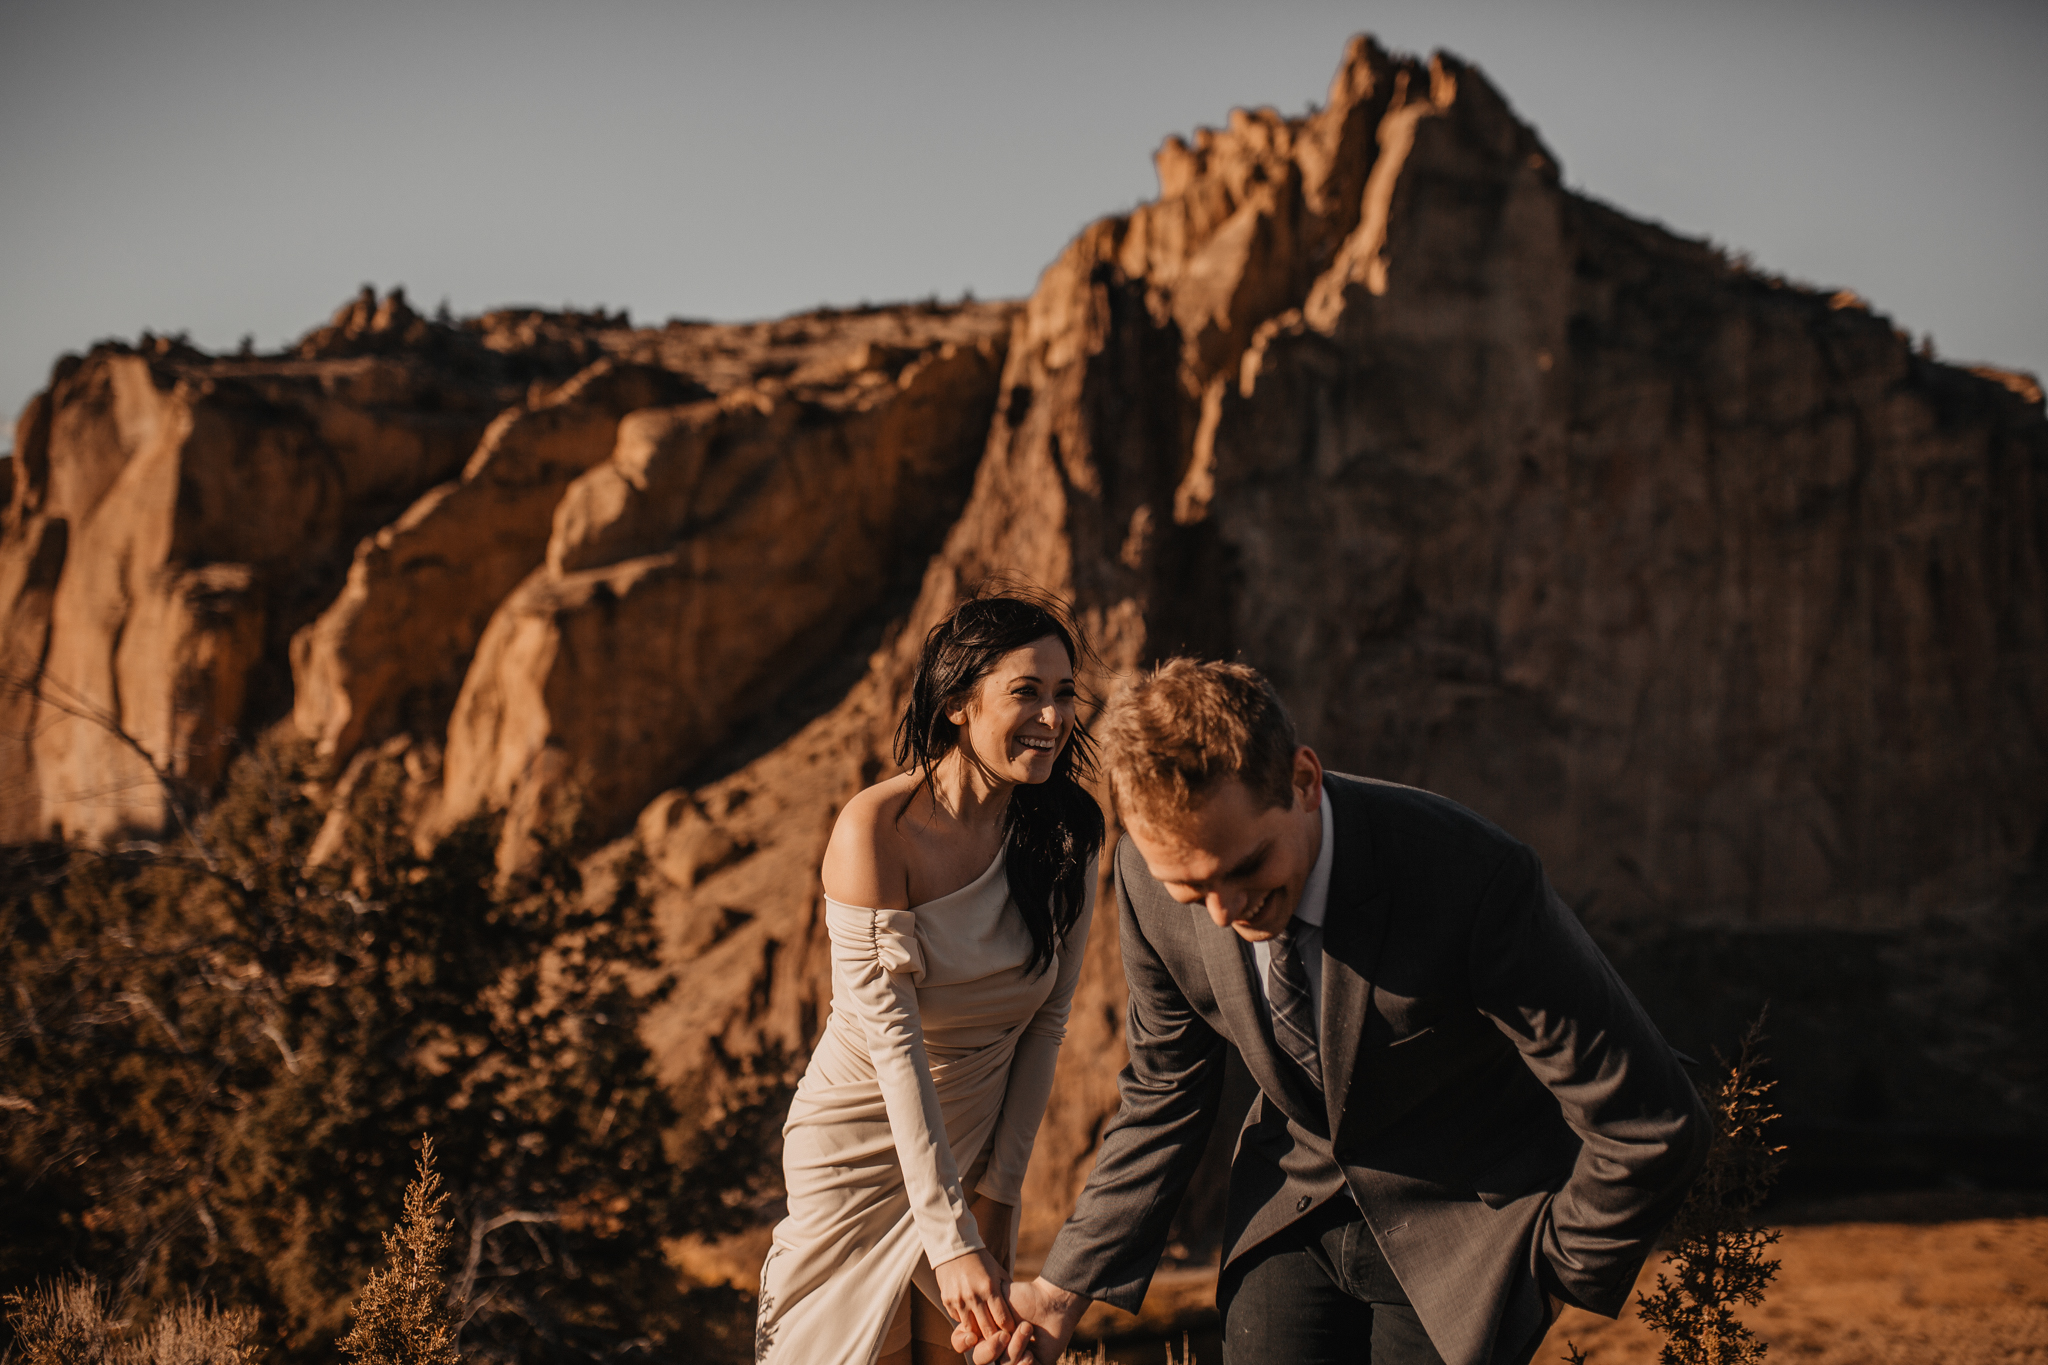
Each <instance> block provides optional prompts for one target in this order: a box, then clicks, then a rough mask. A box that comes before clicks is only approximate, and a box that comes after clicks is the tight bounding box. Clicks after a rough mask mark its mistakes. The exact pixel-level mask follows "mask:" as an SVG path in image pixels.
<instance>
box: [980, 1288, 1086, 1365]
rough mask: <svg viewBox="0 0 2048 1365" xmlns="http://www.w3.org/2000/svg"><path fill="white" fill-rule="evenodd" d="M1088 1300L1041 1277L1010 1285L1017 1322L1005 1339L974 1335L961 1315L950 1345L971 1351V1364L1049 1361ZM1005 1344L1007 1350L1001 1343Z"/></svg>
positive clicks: (1063, 1345) (1024, 1364)
mask: <svg viewBox="0 0 2048 1365" xmlns="http://www.w3.org/2000/svg"><path fill="white" fill-rule="evenodd" d="M1090 1302H1091V1300H1089V1299H1085V1298H1083V1297H1081V1296H1080V1295H1079V1294H1074V1293H1070V1292H1069V1291H1067V1290H1064V1289H1062V1288H1060V1287H1059V1286H1058V1285H1056V1284H1053V1283H1051V1282H1050V1281H1048V1280H1045V1279H1042V1278H1041V1279H1037V1280H1033V1281H1031V1282H1030V1283H1029V1284H1012V1285H1011V1286H1010V1304H1011V1307H1012V1308H1013V1309H1014V1312H1015V1316H1016V1317H1017V1318H1019V1319H1021V1320H1022V1322H1021V1325H1019V1326H1018V1327H1017V1329H1016V1330H1015V1331H1014V1332H1011V1333H1010V1334H1009V1339H1008V1340H1007V1342H1006V1341H1004V1340H1002V1339H1000V1338H997V1337H990V1336H983V1337H980V1338H978V1339H977V1338H975V1337H974V1336H972V1335H971V1334H970V1333H969V1332H968V1331H967V1327H966V1322H965V1319H961V1320H960V1321H961V1326H960V1327H958V1328H957V1329H955V1330H954V1332H953V1349H954V1350H956V1351H958V1352H960V1353H961V1354H962V1355H966V1354H967V1353H968V1351H969V1350H972V1351H973V1353H974V1356H973V1359H974V1365H996V1362H998V1361H1001V1362H1003V1365H1027V1362H1029V1363H1032V1365H1052V1363H1053V1362H1054V1361H1057V1360H1058V1359H1059V1358H1060V1353H1061V1352H1062V1351H1064V1350H1065V1349H1066V1346H1067V1339H1068V1338H1069V1337H1071V1336H1073V1334H1074V1325H1075V1324H1076V1323H1078V1322H1079V1321H1080V1320H1081V1314H1082V1313H1083V1312H1084V1311H1086V1309H1087V1307H1088V1305H1089V1303H1090ZM1005 1346H1007V1347H1008V1350H1005V1349H1004V1347H1005Z"/></svg>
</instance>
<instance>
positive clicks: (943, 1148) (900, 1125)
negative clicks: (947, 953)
mask: <svg viewBox="0 0 2048 1365" xmlns="http://www.w3.org/2000/svg"><path fill="white" fill-rule="evenodd" d="M825 917H826V919H825V922H826V928H827V931H828V932H829V933H830V935H831V939H832V975H833V978H834V985H835V988H836V989H837V990H838V991H841V992H844V994H845V998H846V999H847V1001H848V1003H849V1004H851V1006H852V1007H853V1013H854V1014H855V1015H856V1016H857V1017H858V1018H859V1020H860V1026H861V1032H862V1034H863V1035H865V1037H866V1039H867V1045H868V1055H869V1056H871V1057H872V1058H873V1059H874V1063H875V1078H876V1080H877V1081H879V1082H880V1084H881V1089H882V1105H883V1108H884V1109H885V1110H886V1111H887V1113H888V1115H889V1131H890V1134H891V1135H892V1136H893V1137H894V1138H895V1139H896V1157H897V1160H898V1161H899V1162H901V1163H902V1166H903V1185H904V1190H905V1192H906V1193H907V1194H908V1195H909V1196H910V1213H911V1218H912V1221H913V1222H914V1223H915V1224H916V1226H917V1235H918V1240H919V1241H920V1242H921V1243H922V1244H923V1246H924V1254H925V1257H926V1259H928V1260H929V1261H930V1262H931V1263H932V1264H933V1265H935V1266H937V1265H943V1264H945V1263H946V1262H947V1261H950V1260H952V1259H954V1258H955V1257H958V1256H965V1255H966V1254H967V1253H969V1252H971V1251H979V1250H981V1249H982V1245H983V1243H982V1240H981V1230H980V1228H979V1226H978V1225H977V1224H976V1223H975V1221H974V1214H973V1213H972V1212H971V1211H970V1210H969V1209H968V1207H967V1199H966V1196H965V1195H964V1194H963V1193H962V1192H961V1189H960V1172H959V1169H958V1167H957V1166H956V1165H955V1164H954V1162H953V1148H952V1145H951V1144H950V1143H949V1142H948V1141H947V1139H946V1121H945V1116H944V1114H943V1113H941V1111H940V1109H939V1092H938V1087H937V1086H935V1085H933V1084H932V1068H931V1062H930V1059H929V1058H928V1057H927V1056H926V1054H925V1046H924V1025H923V1021H922V1020H921V1019H920V1018H919V1017H918V1009H917V982H918V979H919V978H920V977H922V976H923V975H924V952H923V949H922V947H921V946H920V945H919V943H918V941H917V933H916V925H917V916H916V915H915V914H914V913H913V912H911V911H909V910H868V909H861V908H858V907H854V906H847V905H841V904H840V903H839V902H837V901H833V900H827V901H826V902H825Z"/></svg>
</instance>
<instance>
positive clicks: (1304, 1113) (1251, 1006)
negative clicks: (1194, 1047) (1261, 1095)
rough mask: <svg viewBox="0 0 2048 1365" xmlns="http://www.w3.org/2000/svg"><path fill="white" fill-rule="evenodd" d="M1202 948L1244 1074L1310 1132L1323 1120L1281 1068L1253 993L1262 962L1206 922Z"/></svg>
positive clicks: (1237, 940)
mask: <svg viewBox="0 0 2048 1365" xmlns="http://www.w3.org/2000/svg"><path fill="white" fill-rule="evenodd" d="M1195 933H1196V936H1197V937H1198V938H1199V939H1200V940H1201V944H1202V963H1203V966H1204V967H1206V968H1207V969H1208V973H1209V989H1210V990H1212V991H1214V992H1215V995H1216V1012H1217V1013H1218V1014H1220V1015H1222V1016H1223V1023H1224V1026H1225V1029H1226V1030H1227V1031H1228V1033H1229V1035H1230V1040H1231V1041H1232V1042H1234V1043H1236V1044H1237V1051H1238V1055H1239V1056H1241V1057H1243V1058H1244V1065H1245V1070H1247V1071H1249V1072H1251V1073H1252V1079H1253V1080H1255V1081H1257V1082H1258V1083H1259V1089H1261V1090H1263V1091H1265V1092H1266V1097H1267V1098H1268V1099H1269V1100H1271V1101H1272V1102H1273V1103H1275V1104H1277V1105H1279V1106H1280V1107H1281V1108H1282V1109H1283V1110H1284V1111H1286V1113H1287V1115H1288V1117H1290V1118H1292V1119H1294V1120H1295V1121H1296V1122H1297V1123H1301V1124H1303V1125H1304V1126H1306V1127H1309V1128H1319V1127H1321V1123H1320V1121H1319V1120H1320V1118H1321V1116H1320V1115H1318V1114H1316V1110H1315V1106H1314V1105H1312V1104H1310V1103H1308V1102H1307V1097H1306V1096H1305V1095H1303V1093H1302V1089H1301V1085H1300V1083H1299V1082H1297V1081H1295V1080H1293V1079H1292V1077H1293V1069H1292V1068H1291V1067H1290V1066H1287V1065H1283V1064H1282V1063H1281V1061H1280V1059H1279V1055H1278V1053H1277V1051H1276V1049H1275V1047H1274V1043H1273V1033H1272V1028H1271V1026H1270V1025H1269V1024H1268V1023H1267V1022H1266V1012H1265V1010H1264V1009H1263V1008H1261V1006H1260V1004H1259V1000H1258V997H1257V996H1255V995H1254V994H1253V992H1255V991H1258V990H1259V983H1258V963H1257V959H1255V958H1254V957H1253V956H1252V948H1251V945H1250V944H1249V943H1246V942H1245V941H1244V940H1243V939H1241V938H1239V937H1238V936H1237V935H1236V934H1235V933H1233V932H1232V931H1230V930H1228V929H1218V928H1217V927H1216V926H1215V925H1214V924H1212V923H1209V922H1208V921H1207V920H1206V918H1205V919H1204V921H1203V923H1202V924H1201V925H1200V926H1199V927H1198V928H1197V929H1196V930H1195Z"/></svg>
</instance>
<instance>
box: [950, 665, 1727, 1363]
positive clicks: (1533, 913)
mask: <svg viewBox="0 0 2048 1365" xmlns="http://www.w3.org/2000/svg"><path fill="white" fill-rule="evenodd" d="M1103 740H1104V749H1105V752H1106V756H1107V760H1108V767H1109V771H1110V777H1111V780H1112V782H1113V783H1114V785H1115V788H1116V795H1117V800H1118V805H1119V808H1120V810H1121V812H1122V815H1123V818H1124V821H1125V824H1126V827H1127V830H1128V833H1129V837H1128V838H1126V839H1125V840H1124V841H1123V843H1122V846H1121V848H1120V849H1119V850H1118V854H1117V861H1116V891H1117V910H1118V918H1119V922H1120V927H1121V932H1122V940H1123V956H1124V970H1125V972H1126V974H1127V975H1128V977H1129V979H1130V1008H1129V1013H1128V1015H1127V1016H1126V1023H1125V1027H1126V1035H1127V1039H1128V1043H1129V1049H1130V1065H1129V1066H1128V1067H1126V1068H1125V1069H1124V1072H1123V1074H1122V1076H1121V1077H1120V1078H1119V1086H1120V1089H1121V1094H1122V1104H1121V1106H1120V1108H1119V1109H1118V1111H1117V1115H1116V1118H1115V1120H1114V1121H1113V1122H1112V1123H1111V1125H1110V1127H1109V1129H1108V1131H1107V1132H1106V1133H1105V1134H1104V1136H1103V1139H1102V1146H1101V1150H1100V1152H1099V1154H1098V1155H1097V1157H1096V1161H1095V1170H1094V1173H1093V1174H1092V1175H1091V1176H1090V1177H1089V1180H1088V1184H1087V1187H1086V1188H1085V1189H1084V1190H1083V1191H1082V1193H1081V1197H1080V1200H1079V1202H1078V1204H1077V1205H1076V1207H1075V1209H1074V1214H1073V1216H1072V1217H1071V1218H1069V1219H1068V1220H1067V1223H1066V1226H1065V1227H1064V1228H1063V1229H1062V1230H1061V1231H1060V1234H1059V1237H1058V1238H1057V1240H1055V1241H1054V1243H1053V1246H1052V1250H1051V1252H1050V1254H1049V1255H1048V1256H1047V1257H1046V1260H1045V1266H1044V1269H1043V1271H1042V1273H1041V1275H1040V1277H1039V1278H1038V1279H1037V1280H1036V1281H1033V1282H1029V1283H1019V1284H1017V1285H1016V1286H1014V1287H1013V1289H1012V1293H1011V1298H1012V1302H1013V1304H1014V1305H1015V1306H1016V1308H1017V1310H1018V1313H1019V1315H1020V1316H1021V1317H1022V1318H1023V1319H1024V1320H1026V1321H1027V1322H1028V1323H1030V1324H1032V1326H1031V1329H1030V1330H1029V1331H1024V1330H1020V1331H1019V1332H1018V1333H1017V1334H1016V1335H1015V1336H1014V1337H1013V1339H1012V1340H1011V1342H1010V1343H1009V1346H1008V1355H1009V1358H1010V1359H1012V1360H1020V1361H1021V1360H1024V1359H1027V1358H1028V1357H1029V1354H1030V1353H1031V1352H1036V1353H1037V1356H1038V1359H1039V1360H1041V1361H1044V1360H1052V1359H1055V1358H1057V1356H1058V1355H1059V1353H1060V1350H1061V1349H1062V1348H1063V1347H1064V1346H1065V1344H1066V1342H1067V1339H1068V1337H1069V1336H1070V1335H1071V1334H1072V1332H1073V1329H1074V1323H1075V1321H1076V1320H1077V1319H1078V1318H1079V1317H1080V1316H1081V1312H1082V1310H1083V1309H1085V1308H1086V1307H1087V1306H1088V1305H1089V1303H1090V1302H1091V1301H1092V1300H1095V1299H1103V1300H1106V1301H1108V1302H1110V1303H1113V1304H1115V1305H1117V1306H1118V1307H1120V1308H1125V1309H1131V1310H1135V1309H1136V1308H1137V1307H1138V1304H1139V1302H1140V1301H1141V1300H1142V1299H1143V1298H1144V1296H1145V1287H1146V1285H1147V1284H1148V1283H1149V1282H1150V1280H1151V1278H1152V1272H1153V1269H1154V1267H1155V1266H1156V1265H1157V1263H1158V1260H1159V1256H1160V1251H1161V1249H1162V1247H1163V1246H1164V1245H1165V1242H1166V1237H1167V1228H1168V1225H1169V1223H1170V1222H1171V1221H1172V1218H1173V1215H1174V1210H1175V1208H1176V1207H1177V1206H1178V1205H1179V1203H1180V1199H1181V1195H1182V1193H1183V1191H1184V1190H1185V1189H1186V1187H1187V1183H1188V1179H1189V1177H1190V1175H1191V1174H1192V1173H1193V1171H1194V1169H1195V1165H1196V1162H1197V1161H1198V1159H1199V1158H1200V1156H1201V1154H1202V1148H1203V1145H1204V1142H1205V1141H1206V1139H1207V1138H1208V1136H1209V1130H1210V1127H1211V1126H1212V1124H1213V1123H1214V1121H1215V1115H1216V1110H1217V1103H1218V1095H1219V1092H1220V1090H1221V1088H1222V1083H1223V1068H1224V1057H1225V1053H1226V1049H1227V1048H1229V1047H1232V1046H1234V1047H1235V1048H1236V1049H1237V1050H1238V1052H1239V1053H1240V1054H1241V1055H1242V1056H1243V1058H1244V1063H1245V1066H1246V1067H1247V1068H1248V1069H1249V1070H1250V1072H1251V1074H1252V1076H1253V1077H1254V1078H1255V1079H1256V1080H1257V1081H1258V1084H1259V1090H1260V1095H1259V1098H1258V1100H1257V1101H1256V1102H1255V1103H1254V1104H1253V1106H1252V1110H1251V1113H1250V1115H1249V1116H1248V1117H1247V1119H1246V1121H1245V1125H1244V1128H1243V1131H1242V1132H1241V1133H1240V1134H1239V1136H1238V1142H1237V1154H1236V1158H1235V1160H1234V1161H1233V1162H1232V1164H1231V1172H1230V1192H1229V1200H1228V1205H1227V1212H1226V1214H1225V1220H1224V1252H1223V1269H1222V1275H1221V1278H1220V1280H1219V1282H1218V1284H1217V1290H1216V1298H1217V1307H1218V1308H1219V1309H1220V1310H1221V1312H1222V1316H1223V1327H1224V1348H1223V1349H1224V1360H1225V1361H1226V1362H1227V1363H1228V1365H1255V1363H1256V1362H1288V1363H1289V1365H1294V1362H1300V1363H1301V1365H1314V1363H1316V1362H1324V1361H1330V1362H1336V1361H1345V1362H1365V1361H1371V1362H1373V1365H1437V1363H1438V1362H1448V1365H1522V1362H1526V1361H1528V1360H1529V1359H1530V1357H1531V1356H1532V1355H1533V1353H1534V1352H1535V1350H1536V1347H1537V1346H1538V1344H1539V1343H1540V1342H1541V1340H1542V1337H1543V1333H1544V1330H1545V1328H1546V1327H1547V1325H1548V1324H1549V1322H1550V1320H1551V1318H1552V1316H1553V1314H1554V1312H1555V1303H1556V1301H1559V1300H1561V1301H1563V1302H1565V1303H1571V1304H1576V1305H1578V1306H1580V1307H1582V1308H1587V1309H1590V1310H1592V1311H1593V1312H1596V1313H1602V1314H1606V1315H1608V1316H1610V1317H1611V1316H1613V1315H1615V1314H1616V1313H1618V1312H1619V1311H1620V1309H1621V1308H1622V1306H1623V1305H1624V1304H1625V1303H1626V1301H1627V1298H1628V1294H1629V1289H1630V1286H1631V1285H1632V1283H1633V1281H1634V1279H1635V1275H1636V1272H1637V1271H1638V1270H1639V1269H1640V1268H1641V1266H1642V1264H1643V1262H1644V1260H1645V1259H1646V1257H1647V1256H1648V1254H1649V1251H1650V1247H1651V1242H1652V1240H1653V1239H1654V1238H1655V1237H1656V1235H1657V1233H1658V1232H1659V1231H1660V1230H1661V1229H1662V1228H1663V1226H1664V1224H1665V1223H1666V1222H1667V1221H1668V1220H1669V1218H1670V1217H1671V1215H1672V1213H1673V1212H1674V1210H1675V1209H1676V1208H1677V1205H1678V1202H1679V1200H1680V1198H1681V1197H1682V1196H1683V1194H1684V1191H1685V1187H1686V1185H1687V1183H1688V1182H1689V1181H1690V1180H1691V1178H1692V1176H1693V1173H1694V1172H1695V1171H1696V1170H1697V1169H1698V1167H1699V1165H1700V1162H1701V1161H1702V1160H1703V1158H1704V1156H1705V1150H1706V1142H1707V1121H1706V1115H1705V1112H1704V1109H1703V1107H1702V1105H1701V1103H1700V1100H1699V1097H1698V1095H1697V1094H1696V1093H1695V1092H1694V1089H1693V1087H1692V1085H1691V1084H1690V1082H1689V1081H1688V1080H1687V1078H1686V1076H1685V1073H1684V1072H1683V1071H1682V1070H1681V1069H1680V1067H1679V1064H1678V1062H1677V1060H1676V1059H1675V1058H1674V1056H1673V1055H1672V1052H1671V1049H1670V1048H1669V1047H1668V1046H1666V1045H1665V1043H1664V1040H1663V1039H1662V1038H1661V1037H1659V1036H1658V1033H1657V1030H1656V1028H1655V1026H1653V1025H1652V1024H1651V1023H1650V1020H1649V1018H1648V1017H1647V1016H1646V1015H1645V1014H1644V1013H1643V1009H1642V1007H1641V1006H1640V1005H1639V1004H1637V1003H1636V1000H1635V997H1634V996H1632V995H1630V994H1629V991H1628V988H1627V987H1626V986H1624V985H1623V984H1622V983H1621V979H1620V978H1619V977H1618V976H1617V975H1615V972H1614V969H1613V967H1611V966H1610V965H1609V964H1608V962H1607V959H1606V958H1605V957H1604V956H1602V955H1601V953H1600V950H1599V949H1598V948H1596V947H1594V946H1593V943H1592V940H1591V939H1589V938H1588V937H1587V936H1586V933H1585V931H1584V929H1582V928H1581V927H1580V925H1579V922H1578V920H1577V919H1576V918H1574V917H1573V915H1572V913H1571V911H1570V910H1568V909H1566V908H1565V906H1564V904H1563V903H1562V902H1561V901H1560V900H1559V899H1558V897H1557V895H1556V893H1555V892H1553V891H1552V890H1551V888H1550V883H1549V882H1548V881H1547V880H1546V879H1545V877H1544V875H1543V869H1542V866H1541V865H1540V864H1539V863H1538V862H1537V860H1536V856H1535V855H1534V854H1533V853H1531V852H1530V851H1529V850H1528V849H1527V848H1525V847H1524V846H1523V845H1521V844H1519V843H1517V842H1516V841H1515V840H1514V839H1512V838H1510V837H1509V836H1508V835H1507V834H1505V833H1503V832H1502V831H1501V830H1499V829H1497V828H1495V827H1494V826H1493V825H1491V824H1489V823H1487V822H1486V821H1485V820H1483V819H1481V818H1480V817H1479V816H1477V815H1474V814H1473V813H1472V812H1470V811H1468V810H1466V809H1464V808H1463V807H1461V806H1459V805H1456V804H1455V803H1453V802H1451V801H1448V800H1446V799H1444V798H1443V797H1440V796H1433V795H1431V794H1429V793H1428V792H1423V791H1417V790H1415V789H1413V788H1409V787H1398V786H1394V785H1392V784H1389V783H1384V782H1375V781H1370V780H1367V779H1362V778H1356V777H1346V776H1342V775H1339V774H1336V773H1325V772H1324V771H1323V767H1322V764H1321V763H1320V762H1319V761H1318V760H1317V758H1316V755H1315V753H1314V751H1312V750H1310V749H1308V748H1305V747H1302V746H1300V745H1299V744H1297V742H1296V740H1295V734H1294V727H1293V725H1292V724H1291V722H1290V721H1289V720H1288V718H1287V713H1286V711H1285V709H1284V708H1283V707H1282V705H1281V703H1280V699H1279V697H1278V696H1277V695H1276V694H1275V693H1274V691H1273V688H1272V686H1271V684H1269V683H1268V682H1267V681H1266V679H1265V678H1264V677H1263V676H1261V675H1260V674H1259V673H1258V672H1256V671H1255V670H1253V669H1250V668H1247V667H1245V666H1243V665H1241V664H1219V663H1206V664H1205V663H1197V662H1195V661H1193V660H1191V659H1175V660H1173V661H1171V662H1169V663H1167V664H1165V665H1163V666H1162V667H1160V668H1159V669H1158V670H1157V671H1156V672H1155V673H1153V674H1152V675H1151V676H1150V677H1147V678H1145V679H1143V680H1141V681H1140V682H1139V683H1138V684H1137V685H1136V686H1135V687H1134V688H1132V689H1131V690H1130V692H1128V693H1127V694H1126V695H1125V696H1124V697H1123V698H1122V699H1121V700H1120V701H1119V703H1118V704H1117V705H1116V706H1115V707H1114V708H1113V710H1112V712H1111V714H1110V716H1109V718H1108V722H1107V724H1106V726H1105V729H1104V735H1103ZM956 1345H960V1346H961V1347H962V1348H963V1349H964V1346H965V1342H964V1341H962V1342H956ZM996 1346H997V1343H996V1342H995V1341H993V1340H991V1341H988V1342H985V1343H983V1344H982V1345H981V1347H980V1348H979V1351H978V1352H977V1354H978V1357H979V1358H980V1359H982V1360H984V1361H986V1360H987V1359H988V1358H989V1357H990V1356H991V1355H993V1354H994V1352H995V1349H996Z"/></svg>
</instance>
